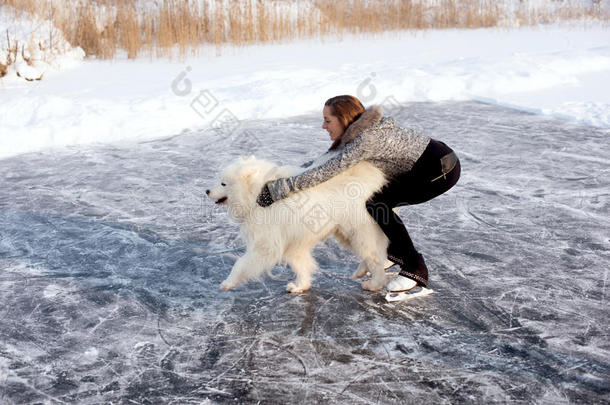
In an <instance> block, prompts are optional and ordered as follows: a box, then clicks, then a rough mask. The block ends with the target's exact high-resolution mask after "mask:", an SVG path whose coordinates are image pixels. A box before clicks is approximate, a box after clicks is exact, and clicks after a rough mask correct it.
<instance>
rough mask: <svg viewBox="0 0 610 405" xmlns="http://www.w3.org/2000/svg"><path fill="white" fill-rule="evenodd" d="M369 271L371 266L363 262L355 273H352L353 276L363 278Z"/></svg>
mask: <svg viewBox="0 0 610 405" xmlns="http://www.w3.org/2000/svg"><path fill="white" fill-rule="evenodd" d="M368 272H369V268H368V266H367V265H366V263H365V262H361V263H360V265H359V266H358V268H357V269H356V271H355V272H354V274H353V275H352V277H354V278H362V277H364V276H366V273H368Z"/></svg>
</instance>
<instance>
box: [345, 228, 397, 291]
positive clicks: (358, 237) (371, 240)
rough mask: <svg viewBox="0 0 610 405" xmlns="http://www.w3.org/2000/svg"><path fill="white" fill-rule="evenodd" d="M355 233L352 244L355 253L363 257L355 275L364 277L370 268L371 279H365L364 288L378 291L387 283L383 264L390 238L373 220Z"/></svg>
mask: <svg viewBox="0 0 610 405" xmlns="http://www.w3.org/2000/svg"><path fill="white" fill-rule="evenodd" d="M353 235H354V237H353V238H352V240H351V245H352V246H353V248H354V253H356V254H357V255H358V256H360V257H361V258H362V259H363V261H362V263H360V266H358V269H357V270H356V272H355V273H354V277H356V278H359V277H362V276H364V275H365V274H366V271H367V270H368V271H369V272H370V273H371V279H370V280H366V281H364V282H363V283H362V288H364V289H365V290H369V291H378V290H380V289H381V288H382V287H383V286H384V285H385V283H386V276H385V270H384V268H383V264H384V261H385V258H386V252H387V247H388V239H387V237H386V236H385V235H384V234H383V232H382V231H381V229H380V228H379V226H378V225H377V224H374V223H373V222H372V221H371V222H370V223H369V224H368V226H363V227H362V229H361V231H360V232H358V233H354V234H353Z"/></svg>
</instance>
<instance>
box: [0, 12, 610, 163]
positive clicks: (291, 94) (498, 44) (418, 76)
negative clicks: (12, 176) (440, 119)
mask: <svg viewBox="0 0 610 405" xmlns="http://www.w3.org/2000/svg"><path fill="white" fill-rule="evenodd" d="M581 24H585V23H581ZM586 24H587V25H588V26H587V27H586V28H583V27H582V25H580V26H576V25H570V24H562V25H552V26H546V27H532V28H521V29H478V30H439V31H435V30H431V31H421V32H419V31H416V32H403V33H393V34H385V35H379V36H377V37H374V38H371V37H368V38H361V37H355V36H346V37H344V38H343V40H338V39H334V38H324V39H323V40H308V41H298V42H294V43H285V44H275V45H257V46H250V47H243V48H235V47H225V48H222V49H221V54H220V55H218V54H217V50H216V49H215V48H202V49H201V51H200V54H199V55H198V56H192V57H189V58H187V59H186V60H182V61H178V60H174V61H168V60H163V59H155V60H153V61H151V60H150V58H148V57H142V58H139V59H136V60H135V61H132V60H126V58H118V59H115V60H112V61H99V60H84V61H79V59H80V56H78V55H80V54H79V53H78V52H77V51H74V50H71V51H69V52H72V53H74V55H76V56H75V57H74V58H73V60H72V61H73V64H72V67H69V66H68V65H67V64H66V63H62V64H55V65H54V66H55V67H53V66H51V65H49V66H47V68H46V69H45V70H44V77H43V79H42V80H40V81H32V82H26V81H24V80H23V79H22V78H19V77H17V76H16V75H15V74H9V75H7V76H5V77H4V78H2V79H0V105H2V109H1V110H0V133H1V134H2V136H1V137H0V158H5V157H9V156H14V155H17V154H21V153H25V152H32V151H37V150H42V149H45V148H53V147H61V146H68V145H79V144H91V143H114V142H125V141H142V140H151V139H158V138H164V137H168V136H173V135H176V134H179V133H182V132H183V131H188V130H196V129H201V128H206V127H209V126H214V125H218V124H219V123H220V122H225V123H226V122H227V121H231V122H233V124H234V125H235V126H239V125H240V123H241V122H243V121H244V120H249V119H278V118H282V117H288V116H294V115H299V114H307V113H311V112H314V111H320V110H321V106H322V104H323V102H324V101H325V100H326V99H327V98H329V97H332V96H334V95H337V94H353V95H356V96H358V97H360V98H361V100H362V101H363V102H364V104H365V105H370V104H382V105H387V106H391V105H393V104H396V103H404V102H413V101H448V100H454V101H458V100H478V101H484V102H488V103H494V104H498V105H502V106H510V107H513V108H517V109H521V110H524V111H529V112H535V113H539V114H545V115H550V116H555V117H561V118H563V119H568V120H572V121H576V122H579V123H584V124H588V125H595V126H600V127H610V41H609V38H610V36H609V35H608V29H607V28H606V27H605V26H603V25H601V24H595V23H586ZM69 52H68V53H67V54H65V55H64V59H65V58H66V57H67V56H66V55H68V54H70V53H69ZM227 125H228V124H227Z"/></svg>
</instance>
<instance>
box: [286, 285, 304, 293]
mask: <svg viewBox="0 0 610 405" xmlns="http://www.w3.org/2000/svg"><path fill="white" fill-rule="evenodd" d="M308 289H309V287H302V286H298V285H296V284H295V283H288V284H287V285H286V291H288V292H290V293H293V294H299V293H302V292H303V291H307V290H308Z"/></svg>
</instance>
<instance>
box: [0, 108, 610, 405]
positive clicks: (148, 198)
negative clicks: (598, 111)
mask: <svg viewBox="0 0 610 405" xmlns="http://www.w3.org/2000/svg"><path fill="white" fill-rule="evenodd" d="M403 107H404V108H402V109H401V110H399V111H395V114H396V116H397V118H398V120H399V121H400V122H402V123H405V124H408V125H412V126H416V127H421V128H423V129H425V130H426V131H427V133H428V134H430V135H431V136H433V137H436V138H438V139H441V140H443V141H446V142H447V143H448V144H449V145H450V146H452V147H454V149H456V151H457V152H458V153H459V155H460V157H461V160H462V172H463V175H462V179H461V180H460V182H459V183H458V185H457V186H456V187H455V188H454V189H452V190H451V191H450V192H449V193H448V194H446V195H444V196H441V197H439V198H438V199H435V200H433V201H431V202H428V203H426V204H423V205H420V206H415V207H403V208H401V209H400V212H401V215H402V217H403V219H404V220H405V223H406V225H407V227H408V229H409V230H410V231H411V233H412V236H413V239H414V241H415V243H416V246H417V247H418V248H419V249H420V250H421V251H422V253H423V254H424V255H425V256H426V259H427V262H428V264H429V267H430V270H431V285H432V287H433V289H434V290H435V293H434V294H432V295H429V296H427V297H424V298H419V299H415V300H412V301H409V302H404V303H399V304H387V303H385V301H384V299H383V297H382V294H380V293H377V294H375V293H369V292H366V291H363V290H362V289H361V288H360V286H359V284H358V283H357V282H355V281H353V280H351V279H350V275H351V273H352V271H353V270H354V268H355V267H356V265H357V260H356V258H355V257H354V256H353V255H352V254H351V253H349V252H347V251H345V250H344V249H342V248H340V247H339V245H338V244H337V243H336V242H334V241H327V242H326V243H325V244H321V245H319V246H318V247H317V248H316V250H315V256H316V258H317V260H318V262H319V265H320V272H319V273H318V274H317V276H316V279H315V281H314V284H313V287H312V290H311V291H309V292H307V293H305V294H301V295H298V296H293V295H290V294H287V293H285V292H284V286H285V283H286V282H287V281H288V280H289V279H291V277H292V274H291V272H290V271H288V270H287V269H284V268H280V267H278V268H276V270H275V275H276V279H271V278H265V279H264V280H263V281H262V282H253V283H250V284H247V285H245V286H242V287H240V288H238V289H237V290H235V291H231V292H221V291H220V290H219V289H218V286H219V284H220V282H221V281H222V280H223V279H224V277H225V276H226V275H227V274H228V272H229V271H230V268H231V266H232V264H233V263H234V261H235V259H236V258H237V257H238V256H239V255H240V254H242V253H243V243H242V242H241V241H240V240H239V238H238V236H237V226H236V224H234V223H232V222H230V221H229V220H228V219H227V216H226V213H225V212H224V209H223V208H222V207H217V206H214V205H213V204H212V203H211V201H209V200H207V199H206V198H205V197H203V191H204V190H205V189H206V188H208V187H209V186H211V185H213V184H215V182H216V181H217V174H218V171H219V169H220V168H221V167H222V166H223V165H225V164H227V163H228V162H229V161H230V160H232V159H233V158H234V157H236V156H238V155H239V154H242V153H244V152H252V151H253V152H254V153H255V154H256V155H257V156H259V157H264V158H270V159H274V160H276V161H281V162H282V163H289V164H298V163H301V162H303V161H306V160H308V159H310V158H313V157H315V156H316V155H317V154H319V153H320V152H321V151H323V150H324V149H325V148H326V147H328V140H327V139H326V136H325V134H323V133H322V131H321V130H320V129H319V126H320V125H321V122H320V121H321V118H320V117H319V116H318V114H316V115H311V116H301V117H295V118H291V119H286V120H279V121H249V122H243V125H244V128H245V129H247V132H244V133H248V134H250V135H249V136H250V137H251V138H250V139H244V138H243V137H242V138H239V137H237V136H235V137H233V138H231V137H221V136H217V135H215V134H214V132H212V131H211V130H206V131H200V132H196V133H186V134H182V135H180V136H175V137H172V138H168V139H165V140H159V141H154V142H148V143H140V144H129V145H121V146H117V145H115V146H100V147H95V148H93V147H92V148H87V149H84V148H70V149H62V150H57V151H53V152H50V151H48V152H43V153H37V154H29V155H22V156H19V157H14V158H10V159H5V160H2V161H0V173H2V175H1V177H0V189H1V190H2V192H1V194H0V292H1V293H0V402H1V403H35V402H39V403H59V402H73V403H102V402H104V403H107V402H113V403H160V402H165V403H170V402H173V403H186V404H188V403H224V402H231V403H233V402H238V403H258V402H261V403H318V402H320V401H327V402H331V403H333V402H334V403H365V404H366V403H378V402H381V403H397V404H398V403H401V404H402V403H405V402H415V401H417V402H428V403H439V402H440V403H442V402H445V403H446V402H454V403H460V402H469V403H472V402H475V403H489V402H493V401H498V402H507V401H508V402H516V403H567V402H582V403H601V402H605V401H607V399H608V397H609V395H610V344H609V343H608V342H610V339H609V338H608V331H609V323H608V293H607V284H608V268H609V263H610V253H609V251H610V231H609V229H610V215H609V214H610V209H609V199H608V194H609V193H610V180H609V178H610V177H609V175H610V159H609V158H608V156H610V142H609V141H608V139H609V138H608V137H609V135H610V133H609V131H608V130H604V129H598V128H592V127H584V126H578V125H575V124H572V123H567V122H564V121H559V120H555V119H550V118H545V117H541V116H536V115H529V114H525V113H520V112H516V111H513V110H509V109H503V108H499V107H497V106H491V105H486V104H481V103H474V102H461V103H441V104H429V103H417V104H409V105H406V106H403ZM263 141H264V142H263Z"/></svg>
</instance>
